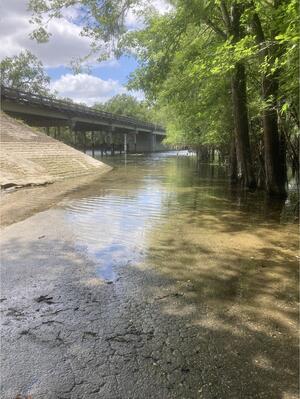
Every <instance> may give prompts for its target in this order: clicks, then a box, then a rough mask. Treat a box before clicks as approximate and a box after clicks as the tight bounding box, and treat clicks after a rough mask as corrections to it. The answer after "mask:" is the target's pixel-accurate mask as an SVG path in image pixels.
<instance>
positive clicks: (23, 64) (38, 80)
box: [0, 50, 50, 94]
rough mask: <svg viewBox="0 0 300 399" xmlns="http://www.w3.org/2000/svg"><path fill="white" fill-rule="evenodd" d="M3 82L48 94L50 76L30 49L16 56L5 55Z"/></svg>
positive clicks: (1, 65)
mask: <svg viewBox="0 0 300 399" xmlns="http://www.w3.org/2000/svg"><path fill="white" fill-rule="evenodd" d="M0 71H1V77H0V79H1V84H2V85H4V86H8V87H13V88H15V89H19V90H24V91H32V92H33V93H39V94H46V93H47V91H48V86H49V82H50V78H49V77H48V76H47V75H46V73H45V71H44V68H43V64H42V63H41V61H39V60H38V58H37V57H36V56H35V55H33V54H32V53H30V52H29V51H27V50H26V51H22V52H21V53H20V54H19V55H16V56H14V57H5V58H4V59H3V60H2V61H1V63H0Z"/></svg>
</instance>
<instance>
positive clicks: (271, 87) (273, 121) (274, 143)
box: [253, 14, 286, 197]
mask: <svg viewBox="0 0 300 399" xmlns="http://www.w3.org/2000/svg"><path fill="white" fill-rule="evenodd" d="M253 29H254V32H255V34H256V41H257V43H258V44H259V45H261V46H265V35H264V31H263V28H262V25H261V22H260V18H259V16H258V14H254V16H253ZM274 51H275V49H272V50H263V51H262V52H261V60H262V62H264V61H265V59H266V57H268V59H269V62H271V63H272V60H274V59H275V58H276V57H275V56H274V54H270V52H272V53H273V52H274ZM268 69H269V68H268ZM261 87H262V90H261V91H262V98H263V100H264V101H265V103H266V104H265V108H264V110H263V129H264V148H265V174H266V176H265V177H266V189H267V192H268V194H269V195H271V196H276V197H286V188H285V185H286V159H285V158H286V153H285V151H283V149H282V143H283V142H282V140H281V138H280V134H279V127H278V117H277V110H276V106H277V104H276V100H277V92H278V72H277V73H271V72H270V70H269V71H267V72H266V73H265V74H264V75H263V77H262V85H261ZM284 147H285V146H284Z"/></svg>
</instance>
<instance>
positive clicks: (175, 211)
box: [0, 158, 298, 399]
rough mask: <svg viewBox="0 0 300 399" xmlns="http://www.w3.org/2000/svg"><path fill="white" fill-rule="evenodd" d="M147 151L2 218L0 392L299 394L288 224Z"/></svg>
mask: <svg viewBox="0 0 300 399" xmlns="http://www.w3.org/2000/svg"><path fill="white" fill-rule="evenodd" d="M155 162H156V165H157V166H154V163H153V160H152V159H150V160H146V161H141V162H140V163H139V164H137V165H135V164H132V165H130V164H129V165H127V167H126V168H122V169H117V170H115V171H113V172H111V174H110V175H107V176H105V177H104V178H102V179H101V182H100V180H99V181H94V183H93V184H87V185H85V186H84V187H83V188H82V189H81V190H71V191H70V192H69V194H67V195H66V196H65V199H64V201H63V202H60V203H59V204H58V205H56V206H55V207H52V208H51V209H49V210H46V211H43V212H40V213H38V214H35V215H34V216H31V217H28V218H27V219H25V220H23V221H21V222H18V223H15V224H12V225H10V226H8V227H6V228H4V229H3V230H2V234H1V236H2V244H1V257H2V268H1V299H0V301H1V303H0V306H1V311H2V313H1V322H2V330H1V337H2V338H1V356H2V359H1V397H3V398H5V399H6V398H7V399H9V398H15V397H16V396H17V394H21V395H24V396H25V395H32V399H36V398H72V399H73V398H78V399H79V398H105V399H106V398H112V399H117V398H120V399H125V398H135V399H140V398H161V399H164V398H178V399H179V398H180V399H183V398H191V399H192V398H205V399H206V398H207V399H210V398H218V399H219V398H278V399H279V398H283V399H290V398H297V397H298V338H297V315H298V313H297V299H298V293H297V290H298V284H297V282H298V274H297V267H298V260H297V256H298V254H297V248H298V238H297V228H296V226H295V225H293V224H290V223H282V215H283V209H282V208H281V209H280V210H279V209H278V208H276V209H274V208H271V207H270V206H269V205H268V204H266V203H263V202H261V201H260V200H259V199H258V198H256V197H251V198H250V200H249V198H243V197H240V195H237V193H230V194H229V193H228V192H227V188H226V186H225V185H224V182H223V180H222V175H216V174H215V175H214V177H212V176H211V175H210V177H209V178H208V177H207V175H202V176H200V177H199V174H198V173H193V170H194V169H193V167H194V165H193V164H191V161H181V160H176V158H174V159H173V158H168V159H162V160H160V159H157V160H155Z"/></svg>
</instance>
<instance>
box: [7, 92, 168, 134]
mask: <svg viewBox="0 0 300 399" xmlns="http://www.w3.org/2000/svg"><path fill="white" fill-rule="evenodd" d="M0 94H1V100H6V101H10V102H14V103H19V104H24V105H26V104H28V105H34V106H40V107H45V108H48V109H51V110H56V111H60V112H65V113H67V114H70V115H74V114H76V115H84V116H89V117H91V118H94V119H101V120H102V121H105V122H106V123H108V124H111V125H114V124H118V123H121V124H125V125H127V126H130V127H132V128H135V129H139V128H140V129H147V130H151V131H160V132H164V131H165V129H164V127H163V126H160V125H158V124H155V123H150V122H146V121H142V120H140V119H137V118H133V117H130V116H123V115H119V114H113V113H110V112H105V111H101V110H97V109H95V108H92V107H88V106H87V105H83V104H76V103H73V102H71V101H67V100H61V99H58V98H56V97H54V96H46V95H40V94H33V93H30V92H27V91H23V90H18V89H15V88H11V87H6V86H2V85H1V93H0Z"/></svg>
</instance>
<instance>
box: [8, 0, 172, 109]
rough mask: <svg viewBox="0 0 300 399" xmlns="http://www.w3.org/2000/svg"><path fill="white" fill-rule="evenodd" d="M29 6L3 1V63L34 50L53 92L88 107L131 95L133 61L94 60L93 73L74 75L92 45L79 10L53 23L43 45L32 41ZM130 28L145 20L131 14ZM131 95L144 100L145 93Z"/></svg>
mask: <svg viewBox="0 0 300 399" xmlns="http://www.w3.org/2000/svg"><path fill="white" fill-rule="evenodd" d="M151 4H152V5H153V6H155V7H156V8H157V10H158V11H159V12H161V13H164V12H166V11H167V10H168V7H169V6H168V4H167V0H151ZM27 6H28V0H0V40H1V46H0V60H1V59H3V58H4V57H6V56H9V57H11V56H14V55H17V54H19V53H20V52H21V51H22V50H25V49H27V50H30V51H31V52H32V53H33V54H35V55H36V56H37V57H38V58H39V59H40V60H41V61H42V63H43V65H44V67H45V69H46V71H47V73H48V74H49V76H50V77H51V84H50V88H51V90H52V91H55V92H56V93H57V94H58V95H59V96H61V97H68V98H72V99H73V100H74V101H77V102H84V103H86V104H87V105H92V104H94V103H95V102H105V101H107V100H108V99H110V98H111V97H113V96H115V95H117V94H122V93H127V92H128V91H127V89H126V87H125V85H126V83H127V81H128V76H129V75H130V73H131V72H132V71H134V69H135V68H136V66H137V63H136V61H135V59H134V58H133V57H121V58H120V59H118V60H116V59H111V60H108V61H104V62H101V63H99V62H97V61H96V60H95V59H94V60H90V63H91V66H92V68H91V70H90V73H85V72H82V73H80V74H77V75H74V74H73V72H72V70H71V68H70V65H71V61H72V60H76V59H77V60H78V59H79V58H82V57H85V56H86V55H87V54H89V52H90V44H91V42H90V39H89V38H87V37H83V36H81V35H80V32H81V26H79V25H78V20H79V19H78V12H80V11H78V8H77V9H76V8H69V9H67V10H66V11H65V12H64V14H63V17H62V18H60V19H53V20H51V21H50V23H49V24H48V31H49V32H50V33H51V37H50V40H49V42H48V43H44V44H39V43H37V42H35V41H33V40H31V39H30V37H29V35H30V33H31V32H32V30H33V26H32V25H31V24H30V22H29V20H30V17H31V14H30V12H29V11H28V9H27ZM126 25H127V27H128V28H129V29H133V30H134V29H138V27H139V26H141V20H140V18H139V17H137V15H136V14H135V13H134V12H129V13H128V15H127V16H126ZM130 94H132V95H134V96H136V97H137V98H138V99H142V98H143V93H141V92H131V93H130Z"/></svg>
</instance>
